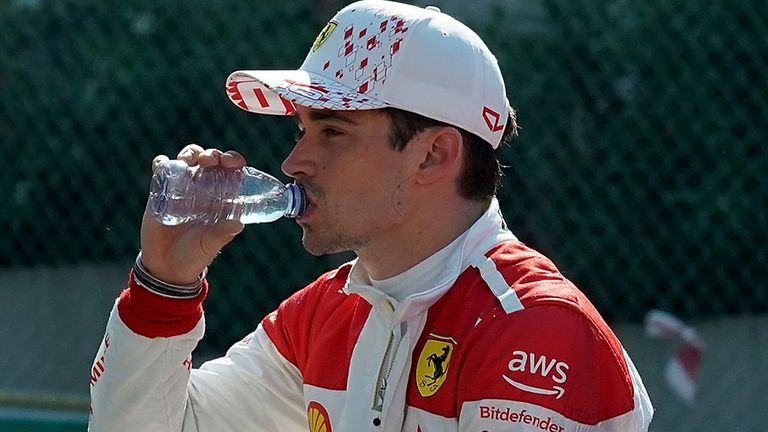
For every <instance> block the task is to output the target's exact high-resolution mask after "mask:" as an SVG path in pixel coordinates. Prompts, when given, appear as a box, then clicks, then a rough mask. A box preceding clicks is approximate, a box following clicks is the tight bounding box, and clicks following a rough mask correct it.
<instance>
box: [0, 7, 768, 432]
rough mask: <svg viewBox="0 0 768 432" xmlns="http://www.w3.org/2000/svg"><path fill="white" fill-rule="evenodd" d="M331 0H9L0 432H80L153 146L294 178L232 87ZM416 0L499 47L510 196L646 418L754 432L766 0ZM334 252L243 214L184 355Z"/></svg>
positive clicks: (290, 55) (209, 347) (1, 110)
mask: <svg viewBox="0 0 768 432" xmlns="http://www.w3.org/2000/svg"><path fill="white" fill-rule="evenodd" d="M346 3H349V2H345V1H334V0H324V1H310V0H297V1H283V2H265V1H242V0H218V1H215V2H213V1H207V0H181V1H174V2H155V1H149V0H121V1H115V0H98V1H96V0H56V1H51V0H0V151H2V154H4V155H5V156H4V157H5V158H6V159H5V161H6V162H5V163H4V164H5V165H4V167H3V168H2V170H0V190H2V191H3V196H4V200H3V202H2V204H1V205H0V227H1V228H2V237H1V238H2V241H0V431H3V432H4V431H28V430H29V431H33V430H34V431H82V430H84V429H85V423H86V418H87V411H88V383H89V377H90V373H91V363H92V360H93V355H94V353H95V351H96V349H97V347H98V345H99V342H100V339H101V337H102V332H103V330H104V326H105V323H106V319H107V316H108V314H109V311H110V309H111V306H112V303H113V302H114V299H115V297H116V296H117V295H118V294H119V292H120V291H121V290H122V288H123V287H124V286H125V283H126V277H127V271H128V269H129V267H130V265H131V264H132V261H133V259H134V257H135V255H136V253H137V251H138V248H139V238H138V229H139V222H140V217H141V213H142V210H143V206H144V202H145V199H146V193H147V189H148V184H149V164H150V161H151V160H152V158H153V157H154V156H155V155H156V154H161V153H165V154H169V155H175V154H176V153H177V152H178V150H179V149H180V148H181V147H183V146H184V145H185V144H187V143H191V142H196V143H199V144H201V145H203V146H205V147H218V148H222V149H237V150H239V151H240V152H241V153H243V154H244V155H246V157H247V159H248V160H249V161H250V162H251V164H252V165H254V166H256V167H258V168H260V169H263V170H265V171H267V172H271V173H274V174H277V175H278V177H280V178H282V179H284V180H287V179H286V178H285V177H284V176H282V174H281V172H280V162H281V161H282V160H283V158H284V157H285V156H286V155H287V154H288V152H289V150H290V148H291V145H292V142H293V135H294V126H293V124H292V121H291V120H289V119H284V118H279V117H265V116H257V115H254V114H249V113H246V112H244V111H241V110H240V109H238V108H237V107H235V106H234V105H233V104H231V103H230V102H229V101H228V99H227V96H226V94H225V92H224V80H225V79H226V77H227V75H228V74H229V73H230V72H231V71H234V70H236V69H243V68H247V69H257V68H266V69H276V68H291V69H292V68H296V67H298V66H299V65H300V64H301V61H302V59H303V58H304V55H305V54H306V52H307V50H308V48H309V46H310V45H311V43H312V41H313V40H314V38H315V36H316V35H317V33H318V32H319V31H320V29H322V27H323V25H324V24H325V21H327V20H328V19H329V18H330V17H331V16H332V15H333V13H334V12H335V11H336V10H337V9H338V8H340V7H341V6H343V5H344V4H346ZM413 3H415V4H419V5H426V4H435V5H438V6H440V7H441V8H442V9H443V11H444V12H446V13H448V14H451V15H453V16H456V17H458V18H459V19H461V20H463V21H464V22H465V23H467V24H468V25H470V27H472V28H474V29H475V30H476V31H477V32H478V33H479V34H480V35H481V36H482V37H483V38H484V40H485V41H486V43H487V44H488V45H489V47H490V48H491V50H492V51H494V52H495V53H496V55H497V57H498V59H499V62H500V64H501V67H502V70H503V72H504V74H505V79H506V83H507V89H508V95H509V98H510V100H511V102H512V104H513V106H514V107H516V108H517V110H518V113H519V114H518V115H519V123H520V124H521V125H522V131H521V136H520V138H519V139H518V140H516V141H515V142H514V143H513V144H512V145H511V146H509V147H507V148H503V149H502V150H501V151H500V152H499V154H500V157H501V159H502V161H503V163H504V164H506V165H508V168H507V169H505V179H504V187H503V188H502V189H501V191H500V193H499V195H500V200H501V205H502V209H503V211H504V213H505V215H506V217H507V220H508V222H509V225H510V227H511V229H512V230H513V231H514V232H515V233H516V234H517V235H518V236H519V237H520V238H521V239H522V240H523V241H525V242H526V243H528V244H529V245H531V246H533V247H535V248H537V249H539V250H540V251H542V252H544V253H545V254H547V255H549V256H550V257H551V258H553V259H554V261H555V262H556V263H557V264H558V265H559V267H560V268H561V270H562V271H563V273H565V275H566V276H568V277H569V278H570V279H572V280H573V281H575V282H576V284H577V285H578V286H580V287H581V289H582V290H583V291H584V292H585V293H586V294H587V295H588V296H589V297H590V298H591V299H592V301H593V302H594V303H595V305H596V306H597V308H598V309H599V310H600V312H601V313H602V314H603V315H604V316H605V317H606V319H607V320H608V321H609V323H610V324H611V326H612V327H613V328H614V330H615V331H616V332H617V333H618V334H619V337H620V338H621V339H622V341H623V343H624V345H625V347H626V349H627V351H628V352H629V354H630V355H631V356H632V357H633V359H634V360H635V363H636V365H637V367H638V369H639V370H640V373H641V375H642V376H643V379H644V380H645V383H646V385H647V387H648V390H649V392H650V395H651V398H652V399H653V401H654V405H655V407H656V409H657V413H656V418H655V420H654V422H653V424H652V427H651V430H653V431H758V430H768V426H766V420H768V414H766V413H768V398H766V397H765V391H766V390H765V389H766V387H768V369H766V364H767V363H768V313H767V312H768V287H767V286H766V280H768V251H767V250H766V244H767V242H768V180H766V174H767V173H768V109H766V104H768V2H766V1H765V0H749V1H746V0H745V1H738V2H734V1H726V0H646V1H629V0H605V1H592V0H473V1H471V2H469V1H461V0H434V1H431V2H421V1H417V2H413ZM446 55H450V53H446ZM347 259H349V256H343V255H342V256H329V257H321V258H315V257H311V256H309V255H308V254H307V253H305V252H304V251H303V249H302V247H301V242H300V230H299V229H298V228H297V227H296V225H295V224H294V223H293V222H291V221H288V220H282V221H278V222H275V223H272V224H268V225H253V226H248V227H247V228H246V230H245V231H244V233H243V234H242V235H241V236H240V237H239V238H238V239H237V240H235V242H234V243H233V244H232V245H231V246H229V247H227V248H226V249H225V251H224V252H223V253H222V254H221V256H220V257H219V258H218V259H217V261H216V262H215V263H214V265H213V266H212V268H211V271H210V276H209V280H210V282H211V284H212V287H213V289H212V290H211V294H210V297H209V300H208V301H207V317H208V318H207V320H208V328H207V335H206V337H205V339H204V340H203V341H202V342H201V344H200V346H199V348H198V350H197V352H196V354H195V355H196V363H198V364H199V362H200V361H202V360H204V359H207V358H211V357H214V356H218V355H221V354H223V352H224V351H225V350H226V348H227V347H228V346H229V345H230V344H232V343H234V342H236V341H237V340H239V339H240V338H241V337H242V336H243V335H245V334H246V333H248V332H250V331H251V330H252V329H253V328H254V327H255V326H256V324H257V323H258V322H259V321H260V320H261V318H262V317H263V316H264V315H265V314H266V313H268V312H269V311H271V310H272V309H273V308H274V307H275V306H276V305H277V304H278V303H279V302H280V301H281V300H282V299H283V298H285V297H287V296H288V295H289V294H290V293H292V292H293V291H295V290H297V289H299V288H300V287H302V286H303V285H304V284H305V283H307V282H309V281H310V280H312V279H313V278H314V277H315V276H317V275H318V274H319V273H321V272H322V271H324V270H325V269H328V268H330V267H335V266H337V265H338V264H339V263H341V262H343V261H345V260H347ZM652 310H661V311H665V312H667V313H671V314H673V315H674V316H675V317H677V318H678V319H680V320H681V321H675V320H674V319H673V318H671V317H667V318H668V319H666V320H661V321H659V320H658V319H657V320H653V319H649V316H648V315H647V314H648V312H649V311H652ZM657 318H658V316H657ZM683 322H684V323H685V324H683ZM660 328H661V330H660ZM681 371H682V374H681Z"/></svg>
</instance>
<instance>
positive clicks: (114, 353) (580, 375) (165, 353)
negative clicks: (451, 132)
mask: <svg viewBox="0 0 768 432" xmlns="http://www.w3.org/2000/svg"><path fill="white" fill-rule="evenodd" d="M436 259H439V262H438V261H436ZM430 261H431V262H430ZM426 262H429V263H428V265H429V266H430V267H429V268H430V272H428V274H429V277H424V272H421V273H419V275H420V276H419V277H413V278H410V279H409V278H408V274H409V272H411V270H409V271H407V272H406V273H404V274H401V275H398V276H396V277H397V278H399V279H398V282H402V283H403V284H406V285H400V286H401V287H403V286H405V287H406V288H405V289H406V291H407V294H408V295H407V296H405V297H403V300H402V301H399V302H398V301H396V300H395V299H394V298H393V297H391V296H389V295H388V294H385V293H384V292H382V291H380V290H377V289H375V288H373V286H372V285H371V284H370V279H369V278H368V276H367V275H366V273H365V269H364V268H363V267H362V265H360V264H359V263H358V262H357V261H353V262H351V263H348V264H345V265H343V266H341V267H340V268H339V269H337V270H334V271H331V272H329V273H326V274H324V275H322V276H321V277H320V278H318V279H317V280H316V281H314V282H313V283H312V284H310V285H309V286H307V287H306V288H304V289H302V290H300V291H298V292H297V293H295V294H294V295H292V296H291V297H290V298H288V299H287V300H285V301H284V302H283V303H282V304H281V305H280V306H279V308H278V309H277V310H276V311H274V312H272V313H271V314H269V315H268V316H267V317H266V318H264V320H263V321H262V322H261V323H260V324H259V326H258V327H257V328H256V330H255V331H254V332H253V333H251V334H250V335H248V336H247V337H245V339H243V340H242V341H240V342H238V343H236V344H235V345H234V346H232V347H231V348H230V349H229V351H228V352H227V354H226V355H225V356H224V357H222V358H219V359H216V360H212V361H209V362H206V363H205V364H203V365H202V366H201V367H200V368H199V369H192V368H191V353H192V350H193V349H194V348H195V346H196V344H197V342H198V341H199V340H200V338H202V336H203V333H204V319H203V310H202V306H201V305H202V301H203V299H204V297H205V292H203V293H201V294H200V295H199V296H198V297H197V298H194V299H186V300H181V299H173V298H166V297H162V296H158V295H156V294H154V293H151V292H149V291H147V290H145V289H144V288H142V287H141V286H140V285H138V284H136V282H135V281H134V280H133V277H131V279H130V281H129V287H128V288H127V289H126V290H125V291H124V292H123V294H122V295H121V297H120V298H119V299H118V301H117V302H116V306H115V309H114V310H113V311H112V314H111V316H110V319H109V322H108V324H107V329H106V335H105V337H104V341H103V343H102V345H101V347H100V349H99V351H98V354H97V356H96V361H95V363H94V366H93V369H92V375H91V397H92V406H91V411H92V412H91V419H90V430H91V431H92V432H96V431H109V432H122V431H184V432H191V431H210V432H227V431H233V432H234V431H237V432H245V431H279V432H291V431H306V430H310V431H312V432H321V431H324V432H334V431H336V432H342V431H343V432H360V431H393V432H394V431H408V432H446V431H462V432H463V431H477V432H481V431H530V432H534V431H549V432H565V431H633V432H639V431H646V430H647V429H648V425H649V423H650V421H651V417H652V415H653V408H652V407H651V403H650V400H649V398H648V394H647V393H646V390H645V387H644V386H643V383H642V381H641V379H640V377H639V375H638V373H637V371H636V370H635V367H634V366H633V364H632V362H631V361H630V359H629V357H628V356H627V353H626V352H625V351H624V349H623V348H622V346H621V344H620V343H619V341H618V339H617V338H616V336H615V335H614V333H613V332H612V331H611V329H610V328H609V327H608V325H607V324H606V323H605V321H604V320H603V319H602V318H601V317H600V315H599V314H598V313H597V311H596V310H595V308H594V307H593V306H592V304H591V303H590V302H589V301H588V300H587V299H586V297H585V296H584V295H583V294H582V293H581V292H580V291H579V290H578V289H577V288H576V287H575V286H574V285H573V284H572V283H571V282H569V281H568V280H567V279H566V278H565V277H563V275H562V274H561V273H560V272H559V271H558V270H557V268H556V267H555V266H554V265H553V264H552V262H550V261H549V260H548V259H547V258H545V257H544V256H542V255H541V254H539V253H537V252H536V251H534V250H532V249H530V248H528V247H526V246H525V245H524V244H522V243H521V242H519V241H517V240H516V239H515V237H514V236H513V235H512V234H511V233H510V232H509V231H508V230H507V229H506V226H505V224H504V220H503V218H502V217H501V214H500V213H499V211H498V203H497V202H496V200H494V201H493V203H492V204H491V206H490V208H489V209H488V211H487V212H486V213H485V214H484V215H483V216H482V217H481V218H480V219H479V220H478V221H477V222H476V223H475V224H474V225H473V226H472V227H471V228H470V229H469V230H468V231H467V232H465V233H464V234H463V235H462V236H460V237H459V238H458V239H456V240H455V241H454V242H453V243H452V244H451V245H449V246H448V247H446V248H445V249H444V250H442V251H440V252H439V253H438V254H436V255H435V256H433V257H431V258H428V259H427V260H426ZM426 262H425V263H426ZM422 264H424V263H422ZM422 264H419V265H417V266H416V267H420V266H422ZM425 265H426V264H425ZM412 270H413V269H412ZM422 270H423V269H422ZM416 273H418V272H416ZM205 290H207V286H204V291H205Z"/></svg>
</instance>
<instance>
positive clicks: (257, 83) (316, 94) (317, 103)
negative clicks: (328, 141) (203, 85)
mask: <svg viewBox="0 0 768 432" xmlns="http://www.w3.org/2000/svg"><path fill="white" fill-rule="evenodd" d="M226 89H227V96H229V99H230V100H231V101H232V103H234V104H235V105H237V106H239V107H240V108H242V109H244V110H246V111H250V112H254V113H260V114H272V115H291V114H293V112H294V111H296V105H299V106H303V107H307V108H315V109H328V110H342V111H351V110H368V109H376V108H383V107H385V106H387V104H385V103H384V102H382V101H379V100H376V99H374V98H372V97H371V96H369V95H367V94H365V91H366V90H367V89H366V88H359V89H353V88H350V87H347V86H345V85H343V84H340V83H339V82H337V81H334V80H332V79H329V78H327V77H324V76H322V75H318V74H315V73H312V72H307V71H303V70H267V71H249V70H243V71H236V72H233V73H232V74H231V75H230V76H229V78H227V86H226Z"/></svg>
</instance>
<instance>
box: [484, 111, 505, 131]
mask: <svg viewBox="0 0 768 432" xmlns="http://www.w3.org/2000/svg"><path fill="white" fill-rule="evenodd" d="M483 120H485V124H486V126H488V129H490V130H491V132H498V131H500V130H502V129H504V125H503V124H499V122H500V121H501V115H499V113H497V112H496V111H494V110H492V109H490V108H488V107H487V106H484V107H483Z"/></svg>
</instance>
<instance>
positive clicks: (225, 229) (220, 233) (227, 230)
mask: <svg viewBox="0 0 768 432" xmlns="http://www.w3.org/2000/svg"><path fill="white" fill-rule="evenodd" d="M243 228H245V225H243V223H242V222H240V221H234V220H226V221H223V222H219V223H217V224H215V225H211V226H210V227H208V229H206V230H205V231H204V232H203V234H202V236H201V238H200V247H201V248H202V250H203V253H205V254H206V255H208V256H209V257H210V258H211V259H213V258H214V257H215V256H216V254H218V253H219V251H220V250H221V249H222V248H223V247H224V246H226V245H227V244H228V243H229V242H231V241H232V240H234V238H235V237H236V236H237V235H238V234H240V232H242V231H243Z"/></svg>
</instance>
